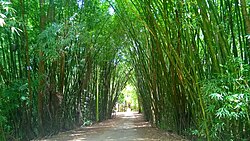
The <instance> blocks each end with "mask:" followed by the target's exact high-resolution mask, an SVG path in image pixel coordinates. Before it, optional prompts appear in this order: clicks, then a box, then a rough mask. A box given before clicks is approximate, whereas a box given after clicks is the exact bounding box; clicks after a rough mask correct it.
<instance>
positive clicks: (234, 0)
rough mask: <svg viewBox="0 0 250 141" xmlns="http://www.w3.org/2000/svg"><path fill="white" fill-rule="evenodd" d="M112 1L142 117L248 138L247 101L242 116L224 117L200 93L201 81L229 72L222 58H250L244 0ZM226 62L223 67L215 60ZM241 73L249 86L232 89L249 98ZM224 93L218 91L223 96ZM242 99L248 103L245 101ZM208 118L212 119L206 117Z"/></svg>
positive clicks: (191, 130)
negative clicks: (126, 44)
mask: <svg viewBox="0 0 250 141" xmlns="http://www.w3.org/2000/svg"><path fill="white" fill-rule="evenodd" d="M113 6H114V7H115V8H116V12H117V14H118V15H119V17H120V19H121V20H122V22H123V23H124V28H125V30H126V31H127V33H128V35H129V36H130V39H131V40H132V41H131V42H132V43H131V44H132V47H131V48H130V51H131V58H132V60H133V66H134V68H135V76H136V79H137V89H138V92H139V95H140V97H141V99H142V104H143V109H144V112H145V116H146V118H147V119H148V120H150V121H151V122H152V123H154V124H156V125H157V126H158V127H162V128H164V129H168V130H170V131H175V132H177V133H180V134H186V135H187V134H193V135H197V136H199V137H202V138H206V139H207V140H214V139H221V140H222V139H223V138H224V139H225V138H227V139H229V138H230V139H236V140H239V139H246V138H249V135H247V132H249V131H248V127H249V123H250V122H249V118H248V117H249V112H248V111H249V107H248V108H247V109H248V110H247V112H245V113H244V115H243V116H240V117H241V118H225V119H223V117H224V116H221V115H220V114H218V113H219V112H218V111H217V116H216V115H215V113H216V112H214V113H213V112H209V110H210V109H209V108H211V106H210V105H213V104H214V103H209V102H211V101H209V100H208V99H211V97H207V99H205V98H204V97H205V95H206V93H205V92H203V88H205V87H207V86H206V85H204V83H203V82H204V81H206V80H208V81H209V80H210V79H214V78H215V79H216V80H217V81H224V78H227V79H228V80H229V77H231V76H229V75H228V76H227V77H223V79H220V78H221V77H219V76H222V75H223V76H224V74H227V73H229V72H228V71H227V70H228V69H229V68H228V67H232V66H228V65H227V64H228V60H231V59H232V58H234V59H237V58H239V59H240V60H243V62H241V63H240V64H244V63H245V64H249V42H248V39H247V37H248V36H249V32H248V29H249V27H250V25H249V3H247V2H246V1H245V0H241V1H238V0H226V1H225V0H219V1H211V0H195V1H194V0H168V1H166V0H163V1H159V0H130V1H128V0H127V1H121V0H117V3H115V4H113ZM225 65H226V66H227V68H226V69H225V67H222V66H225ZM236 68H237V67H236ZM248 75H249V74H248V73H246V74H245V75H243V77H244V78H246V81H245V82H246V83H244V84H242V82H240V83H241V84H242V85H244V86H245V87H244V88H242V89H245V88H247V89H248V90H247V91H244V90H242V89H237V90H239V91H240V92H241V93H244V98H246V99H248V98H249V88H248V84H249V77H248ZM236 76H237V77H241V76H242V74H239V73H238V74H237V75H236ZM210 83H213V82H212V81H210ZM223 84H225V85H228V84H229V82H228V83H223ZM233 84H235V81H234V83H233ZM217 86H218V87H219V85H217ZM233 87H234V86H233V85H230V86H228V88H229V90H231V88H232V90H236V89H234V88H233ZM211 91H216V90H211ZM211 91H210V92H211ZM225 91H226V90H225ZM243 91H244V92H243ZM211 93H212V92H211ZM230 94H231V93H229V92H228V93H226V92H225V94H224V96H225V97H227V96H228V95H230ZM234 96H235V95H234ZM242 101H244V103H245V104H246V105H248V106H249V101H248V100H247V101H245V100H242ZM230 104H232V105H233V102H232V101H231V102H229V105H230ZM217 106H218V105H217ZM220 106H221V107H224V106H225V105H223V103H221V104H219V106H218V107H220ZM215 107H216V106H215ZM232 109H233V108H232ZM236 109H237V108H236ZM238 110H243V108H242V109H238ZM238 110H235V113H239V111H238ZM228 113H229V112H228ZM215 119H218V122H217V123H216V122H213V120H215ZM222 124H223V125H222ZM216 126H218V127H216ZM219 126H220V127H219ZM215 127H216V129H214V128H215ZM196 129H198V130H199V131H197V130H196ZM196 131H197V132H196ZM218 134H221V135H218Z"/></svg>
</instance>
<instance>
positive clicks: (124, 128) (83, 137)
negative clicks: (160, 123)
mask: <svg viewBox="0 0 250 141" xmlns="http://www.w3.org/2000/svg"><path fill="white" fill-rule="evenodd" d="M37 141H38V140H37ZM40 141H184V139H182V138H181V137H179V136H177V135H175V134H171V133H167V132H163V131H160V130H158V129H157V128H153V127H151V126H150V124H149V123H148V122H145V121H144V120H143V117H142V115H141V114H138V113H134V112H124V113H117V116H116V118H114V119H110V120H107V121H104V122H100V123H98V124H95V125H92V126H90V127H83V128H78V129H75V130H71V131H67V132H62V133H59V134H58V135H55V136H52V137H50V138H47V139H43V140H40Z"/></svg>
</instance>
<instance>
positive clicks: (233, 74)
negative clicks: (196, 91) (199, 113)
mask: <svg viewBox="0 0 250 141" xmlns="http://www.w3.org/2000/svg"><path fill="white" fill-rule="evenodd" d="M221 69H223V71H224V73H223V74H218V75H217V76H216V78H213V79H209V80H205V81H204V82H203V83H202V92H203V94H204V97H203V100H204V102H205V104H206V113H207V115H208V117H209V121H208V124H209V125H208V126H209V128H210V131H211V132H210V133H211V135H210V136H211V137H212V138H213V140H216V139H219V140H223V139H224V140H230V139H231V140H235V139H237V140H243V139H246V138H244V137H245V134H246V132H248V131H245V130H248V129H246V127H244V126H247V125H248V126H249V123H250V120H249V115H250V113H249V110H250V109H249V107H250V105H249V98H250V88H249V85H248V84H249V82H250V77H249V71H250V68H249V65H247V64H244V63H243V62H242V61H241V59H239V58H233V59H229V60H228V61H227V63H226V64H225V65H221ZM241 124H242V125H241ZM241 126H243V127H241ZM202 128H203V127H202ZM235 128H238V129H235ZM241 128H242V129H241ZM200 131H204V129H201V130H200ZM201 134H203V133H202V132H201Z"/></svg>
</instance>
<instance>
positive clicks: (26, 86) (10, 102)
mask: <svg viewBox="0 0 250 141" xmlns="http://www.w3.org/2000/svg"><path fill="white" fill-rule="evenodd" d="M0 6H1V7H0V10H1V15H0V16H1V18H0V30H1V32H0V34H1V38H0V48H1V51H0V53H1V55H0V62H1V63H0V82H1V83H0V84H1V85H0V90H1V91H0V94H1V95H0V137H1V138H0V140H14V139H18V140H19V139H20V140H29V139H31V138H34V137H41V136H45V135H48V134H55V133H57V132H58V131H63V130H69V129H72V128H74V127H77V126H81V125H90V124H91V123H92V122H97V121H102V120H105V119H107V118H110V116H111V112H112V108H113V107H114V105H115V102H116V101H117V99H118V96H119V94H120V91H121V90H122V89H123V88H124V87H125V84H126V82H127V81H128V80H129V78H130V74H131V72H132V69H131V68H130V66H129V64H128V63H126V62H125V61H124V58H122V54H123V53H122V50H123V46H121V43H122V42H124V40H123V36H124V34H123V32H122V30H121V26H119V23H118V22H117V21H116V20H115V17H114V16H112V15H111V14H110V13H109V12H108V8H109V4H108V3H107V2H103V3H101V2H100V1H97V0H96V1H94V0H89V1H84V3H83V1H82V2H78V3H77V1H57V0H50V1H45V0H40V1H24V0H20V1H11V3H10V2H3V1H1V3H0ZM38 7H39V8H38Z"/></svg>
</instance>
